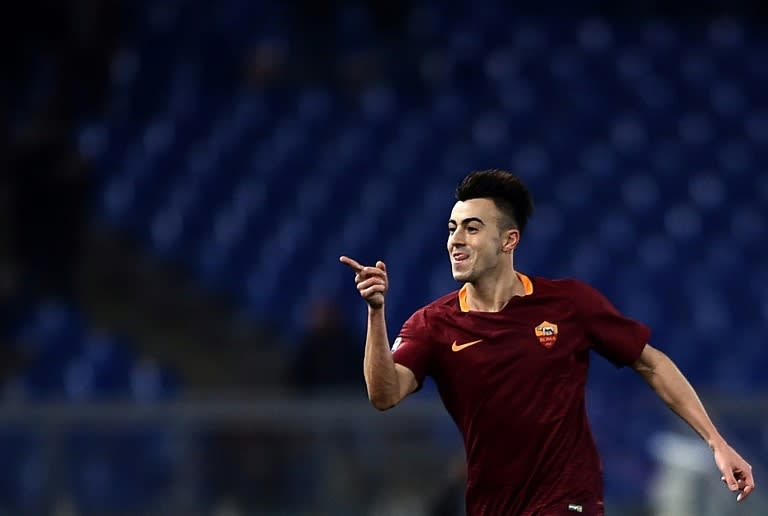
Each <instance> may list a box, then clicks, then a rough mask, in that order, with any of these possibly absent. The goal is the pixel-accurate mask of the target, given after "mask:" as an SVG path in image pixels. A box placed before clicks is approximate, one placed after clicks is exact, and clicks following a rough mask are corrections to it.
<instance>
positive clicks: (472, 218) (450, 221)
mask: <svg viewBox="0 0 768 516" xmlns="http://www.w3.org/2000/svg"><path fill="white" fill-rule="evenodd" d="M470 222H478V223H480V224H482V225H483V226H485V222H483V221H482V220H481V219H479V218H477V217H467V218H466V219H464V220H462V221H461V225H462V226H466V225H467V224H469V223H470ZM448 224H456V221H455V220H453V219H451V220H449V221H448Z"/></svg>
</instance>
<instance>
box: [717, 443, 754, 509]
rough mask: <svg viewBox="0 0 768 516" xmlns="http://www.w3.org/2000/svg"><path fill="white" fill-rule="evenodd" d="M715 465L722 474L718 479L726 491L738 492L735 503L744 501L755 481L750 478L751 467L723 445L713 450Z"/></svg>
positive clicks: (734, 451)
mask: <svg viewBox="0 0 768 516" xmlns="http://www.w3.org/2000/svg"><path fill="white" fill-rule="evenodd" d="M713 451H714V454H715V464H717V467H718V468H719V469H720V472H721V473H722V474H723V476H722V477H720V480H722V481H723V482H724V483H725V485H726V486H728V489H730V490H731V491H734V492H736V491H738V492H739V495H738V496H737V497H736V501H737V502H741V501H742V500H744V499H746V498H747V496H749V494H750V493H751V492H752V491H753V490H754V489H755V479H754V478H753V477H752V466H750V465H749V463H748V462H747V461H745V460H744V459H743V458H741V455H739V454H738V453H736V450H734V449H733V448H731V447H730V446H729V445H727V444H725V443H723V444H722V445H720V446H716V447H715V448H714V450H713Z"/></svg>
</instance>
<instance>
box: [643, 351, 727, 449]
mask: <svg viewBox="0 0 768 516" xmlns="http://www.w3.org/2000/svg"><path fill="white" fill-rule="evenodd" d="M656 353H658V357H657V359H656V360H655V364H654V366H653V368H652V369H647V370H640V371H638V372H640V374H641V375H642V376H643V377H644V378H645V380H646V381H647V382H648V384H649V385H650V386H651V387H652V388H653V390H654V391H656V393H657V394H658V395H659V397H660V398H661V399H662V400H663V401H664V402H665V403H666V404H667V406H669V408H670V409H672V411H673V412H675V413H676V414H677V415H678V416H680V418H682V419H683V420H684V421H685V422H686V423H688V425H690V426H691V428H693V429H694V430H695V431H696V433H697V434H699V435H700V436H701V438H702V439H704V441H706V443H707V444H708V445H709V447H710V448H713V449H714V447H715V446H717V445H718V444H721V443H722V442H723V438H722V436H721V435H720V434H719V433H718V431H717V429H716V428H715V425H714V424H713V423H712V420H711V419H710V418H709V415H708V414H707V411H706V409H705V408H704V405H703V404H702V403H701V400H700V399H699V396H698V395H697V394H696V391H695V390H694V389H693V387H692V386H691V384H690V383H689V382H688V380H687V379H686V378H685V376H684V375H683V374H682V373H681V372H680V370H679V369H678V368H677V366H676V365H675V364H674V362H672V360H671V359H670V358H669V357H667V356H666V355H665V354H663V353H662V352H660V351H656Z"/></svg>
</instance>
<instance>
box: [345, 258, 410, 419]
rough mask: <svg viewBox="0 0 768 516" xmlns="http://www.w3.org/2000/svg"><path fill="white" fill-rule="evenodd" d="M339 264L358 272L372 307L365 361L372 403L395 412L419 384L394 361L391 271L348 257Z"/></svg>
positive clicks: (360, 289) (359, 287) (364, 295)
mask: <svg viewBox="0 0 768 516" xmlns="http://www.w3.org/2000/svg"><path fill="white" fill-rule="evenodd" d="M339 260H340V261H341V263H343V264H345V265H347V266H348V267H349V268H350V269H352V270H353V271H354V272H355V285H356V286H357V290H358V292H359V293H360V296H361V297H362V298H363V299H365V301H366V303H367V304H368V332H367V334H366V339H365V357H364V359H363V373H364V374H365V384H366V386H367V388H368V399H369V400H370V401H371V403H372V404H373V406H374V407H376V408H377V409H379V410H386V409H389V408H392V407H394V406H395V405H397V404H398V403H400V402H401V401H402V400H403V398H405V397H406V396H408V395H409V394H410V393H412V392H413V391H415V390H416V387H417V382H416V377H415V376H414V374H413V372H412V371H411V370H410V369H408V368H407V367H405V366H403V365H401V364H396V363H395V362H394V360H393V359H392V352H391V351H390V345H389V337H388V336H387V323H386V318H385V317H384V297H385V294H386V292H387V287H388V286H389V284H388V280H387V267H386V265H384V262H381V261H379V262H376V266H375V267H366V266H363V265H360V264H359V263H358V262H356V261H355V260H353V259H351V258H348V257H346V256H342V257H341V258H340V259H339Z"/></svg>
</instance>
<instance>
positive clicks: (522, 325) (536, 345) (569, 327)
mask: <svg viewBox="0 0 768 516" xmlns="http://www.w3.org/2000/svg"><path fill="white" fill-rule="evenodd" d="M440 327H441V332H440V333H441V334H440V335H436V336H435V337H436V338H437V339H439V342H440V343H441V344H440V345H439V346H438V353H437V355H438V356H437V361H438V364H439V367H438V369H439V371H440V375H441V376H443V377H444V378H445V379H448V380H451V379H453V380H460V381H461V382H462V383H466V382H470V383H479V384H480V385H482V384H485V383H487V382H489V381H491V380H492V379H494V378H497V377H502V378H505V379H507V380H511V379H513V378H520V379H523V380H524V379H526V378H532V377H533V378H541V377H543V376H557V377H562V376H568V375H569V373H571V372H573V373H580V372H581V371H582V369H584V367H585V366H586V360H587V354H588V347H589V346H588V342H587V340H586V336H585V334H584V330H583V327H582V325H581V323H580V321H579V319H578V317H577V316H576V314H575V312H574V310H572V309H571V307H570V305H569V304H567V303H556V304H549V305H547V306H546V307H545V308H542V307H536V306H534V307H521V308H519V309H516V310H510V311H506V312H499V313H481V312H468V313H458V314H454V315H453V316H452V317H450V318H447V319H446V320H445V321H443V324H441V325H440Z"/></svg>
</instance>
